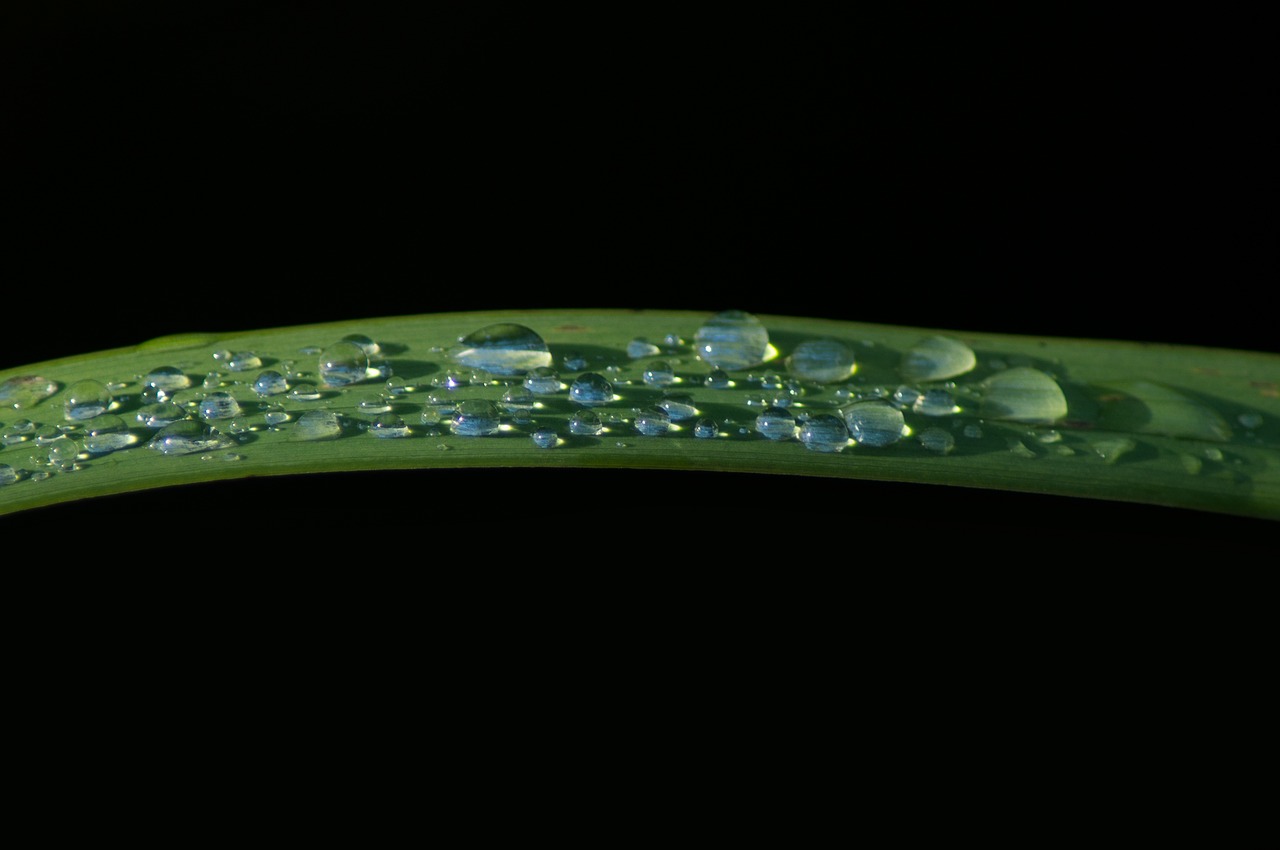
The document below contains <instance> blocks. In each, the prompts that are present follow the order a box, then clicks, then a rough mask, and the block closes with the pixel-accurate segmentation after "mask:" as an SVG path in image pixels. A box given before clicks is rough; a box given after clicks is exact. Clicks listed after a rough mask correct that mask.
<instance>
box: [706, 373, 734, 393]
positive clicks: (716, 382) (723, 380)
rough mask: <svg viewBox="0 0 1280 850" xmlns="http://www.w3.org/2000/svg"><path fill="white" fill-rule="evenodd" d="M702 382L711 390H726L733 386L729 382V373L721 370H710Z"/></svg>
mask: <svg viewBox="0 0 1280 850" xmlns="http://www.w3.org/2000/svg"><path fill="white" fill-rule="evenodd" d="M702 382H703V383H704V384H705V385H706V386H707V388H708V389H712V390H727V389H728V388H729V387H731V386H733V382H732V381H730V380H729V373H728V372H726V371H725V370H723V369H712V370H711V371H710V372H708V373H707V377H706V378H704V379H703V381H702Z"/></svg>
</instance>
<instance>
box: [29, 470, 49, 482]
mask: <svg viewBox="0 0 1280 850" xmlns="http://www.w3.org/2000/svg"><path fill="white" fill-rule="evenodd" d="M49 475H50V473H48V472H45V471H44V470H41V471H40V472H33V473H31V480H32V481H48V480H49Z"/></svg>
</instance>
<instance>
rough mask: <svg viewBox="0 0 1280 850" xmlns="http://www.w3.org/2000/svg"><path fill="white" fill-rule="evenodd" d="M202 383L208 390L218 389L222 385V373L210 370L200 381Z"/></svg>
mask: <svg viewBox="0 0 1280 850" xmlns="http://www.w3.org/2000/svg"><path fill="white" fill-rule="evenodd" d="M200 385H201V386H202V387H204V388H205V389H206V390H216V389H217V388H218V387H220V386H222V373H221V372H210V373H209V374H207V375H205V376H204V380H203V381H201V382H200Z"/></svg>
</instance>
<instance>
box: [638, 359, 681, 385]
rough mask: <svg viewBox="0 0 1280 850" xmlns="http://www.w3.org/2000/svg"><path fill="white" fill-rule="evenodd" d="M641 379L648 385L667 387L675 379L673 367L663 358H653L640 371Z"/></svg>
mask: <svg viewBox="0 0 1280 850" xmlns="http://www.w3.org/2000/svg"><path fill="white" fill-rule="evenodd" d="M640 377H641V379H642V380H643V381H644V382H645V384H646V385H647V386H650V387H669V386H671V385H672V384H673V383H675V380H676V372H675V369H673V368H672V367H671V364H670V363H668V362H667V361H665V360H655V361H653V362H652V363H650V364H649V365H648V366H647V367H646V368H645V370H644V371H643V372H642V373H640Z"/></svg>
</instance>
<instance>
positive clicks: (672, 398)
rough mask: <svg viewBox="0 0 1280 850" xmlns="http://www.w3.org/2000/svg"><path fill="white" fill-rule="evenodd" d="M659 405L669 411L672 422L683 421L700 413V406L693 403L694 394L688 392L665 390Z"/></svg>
mask: <svg viewBox="0 0 1280 850" xmlns="http://www.w3.org/2000/svg"><path fill="white" fill-rule="evenodd" d="M658 407H660V408H662V409H663V410H665V411H666V412H667V415H668V416H670V417H671V421H672V422H683V421H685V420H686V419H692V418H693V417H695V416H697V415H698V408H696V407H694V405H693V396H691V395H689V394H688V393H681V392H665V393H663V394H662V399H661V400H660V401H659V402H658Z"/></svg>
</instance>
